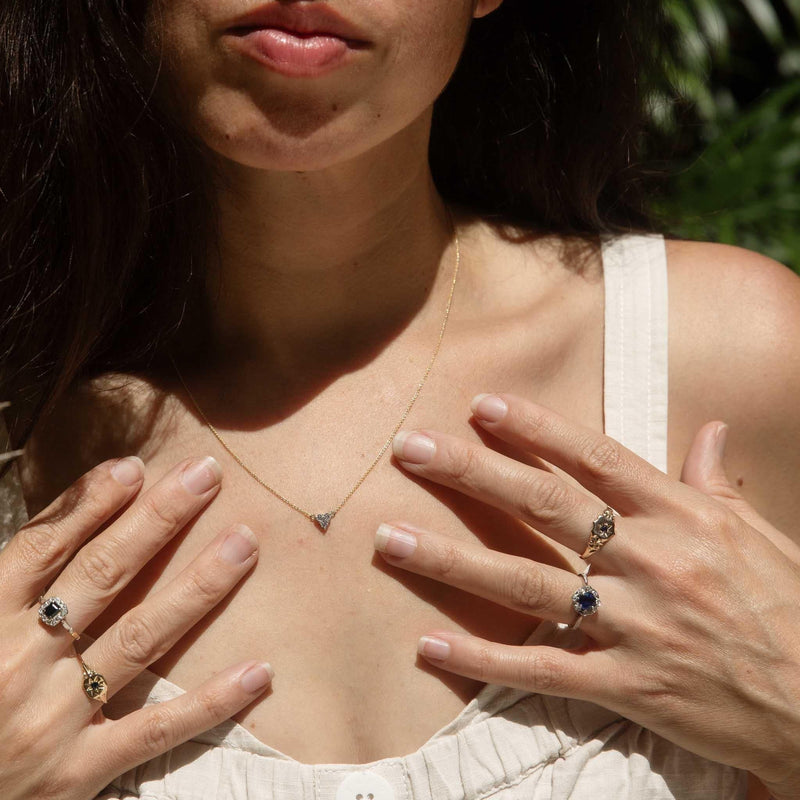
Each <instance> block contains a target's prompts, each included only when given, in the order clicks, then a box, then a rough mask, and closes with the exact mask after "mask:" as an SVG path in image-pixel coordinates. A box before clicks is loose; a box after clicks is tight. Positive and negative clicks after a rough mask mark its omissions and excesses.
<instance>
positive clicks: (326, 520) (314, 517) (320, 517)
mask: <svg viewBox="0 0 800 800" xmlns="http://www.w3.org/2000/svg"><path fill="white" fill-rule="evenodd" d="M448 216H450V212H449V209H448ZM450 224H451V227H452V229H453V236H454V238H455V249H456V266H455V270H454V271H453V280H452V282H451V284H450V294H449V295H448V297H447V305H446V307H445V312H444V319H443V320H442V326H441V328H440V330H439V338H438V340H437V342H436V347H435V348H434V350H433V355H432V356H431V359H430V361H429V362H428V366H427V368H426V370H425V374H424V375H423V376H422V380H420V382H419V383H418V384H417V388H416V390H415V392H414V395H413V397H412V398H411V400H410V401H409V403H408V405H407V406H406V408H405V411H403V415H402V417H400V421H399V422H398V423H397V424H396V425H395V426H394V428H393V430H392V432H391V434H390V435H389V438H388V439H387V440H386V441H385V442H384V444H383V447H381V449H380V450H379V451H378V454H377V455H376V456H375V458H374V459H373V460H372V463H371V464H370V465H369V467H367V469H366V470H365V471H364V473H363V474H362V475H361V477H360V478H359V479H358V481H356V484H355V486H353V488H352V489H350V491H349V492H348V493H347V494H346V495H345V497H344V499H343V500H342V501H341V502H340V503H339V505H337V506H336V507H335V508H334V509H333V510H332V511H328V512H326V513H324V514H313V513H311V512H310V511H306V509H304V508H301V507H300V506H299V505H297V504H296V503H293V502H292V501H291V500H289V498H288V497H285V496H284V495H282V494H281V493H280V492H279V491H277V489H274V488H273V487H272V486H270V485H269V484H268V483H266V482H265V481H264V480H262V479H261V478H260V477H259V476H258V475H256V473H255V472H253V470H252V469H250V467H248V466H247V464H245V463H244V461H242V459H241V458H239V456H238V455H237V454H236V453H235V452H234V451H233V450H232V449H231V447H230V446H229V445H228V443H227V442H226V441H225V440H224V439H223V438H222V436H221V435H220V433H219V431H218V430H217V429H216V428H215V427H214V426H213V425H212V424H211V422H210V421H209V419H208V417H207V416H206V415H205V414H204V413H203V410H202V409H201V408H200V406H199V404H198V402H197V400H195V398H194V395H193V394H192V392H191V391H190V389H189V387H188V386H187V385H186V381H184V379H183V376H182V375H181V373H180V370H179V369H178V365H177V364H176V363H175V359H174V358H173V357H172V355H171V354H170V360H171V361H172V366H173V367H174V368H175V372H176V373H177V375H178V378H179V379H180V382H181V383H182V384H183V388H184V389H185V390H186V394H188V395H189V398H190V399H191V401H192V403H193V404H194V407H195V408H196V409H197V411H198V413H199V414H200V416H201V417H202V418H203V421H204V422H205V423H206V425H207V426H208V427H209V429H210V430H211V433H213V434H214V436H215V437H216V438H217V440H218V441H219V443H220V444H221V445H222V446H223V447H224V448H225V450H227V451H228V453H230V455H231V456H232V457H233V459H234V460H235V461H236V462H237V463H238V464H239V466H241V467H242V469H244V471H245V472H247V473H248V475H250V477H251V478H253V479H254V480H255V481H257V482H258V483H259V484H260V485H261V486H263V487H264V488H265V489H266V490H267V491H268V492H271V493H272V494H273V495H275V497H277V498H278V499H279V500H281V501H283V502H284V503H285V504H286V505H287V506H289V507H290V508H293V509H294V510H295V511H299V512H300V513H301V514H303V516H305V517H308V519H310V520H311V521H312V522H313V523H314V524H315V525H317V526H318V527H319V528H320V530H322V531H323V532H325V531H326V530H327V529H328V526H329V525H330V522H331V520H332V519H333V517H334V516H335V515H336V513H337V512H338V511H339V510H340V509H341V508H342V506H343V505H344V504H345V503H346V502H347V501H348V500H349V499H350V498H351V497H352V496H353V495H354V494H355V493H356V491H357V490H358V488H359V487H360V486H361V484H362V483H363V482H364V481H365V480H366V478H367V476H368V475H369V474H370V472H372V470H373V469H374V468H375V466H376V465H377V463H378V462H379V461H380V459H381V456H382V455H383V454H384V453H385V452H386V450H387V448H388V447H389V445H390V444H391V443H392V440H393V439H394V437H395V435H396V433H397V432H398V431H399V430H400V428H401V427H402V425H403V423H404V422H405V421H406V418H407V417H408V415H409V414H410V413H411V409H412V408H413V406H414V403H415V402H416V401H417V398H418V397H419V395H420V392H421V391H422V387H423V386H424V385H425V381H426V380H427V379H428V375H430V373H431V369H433V363H434V361H436V356H437V355H438V354H439V349H440V347H441V346H442V339H443V338H444V331H445V328H446V327H447V320H448V318H449V316H450V307H451V305H452V302H453V293H454V292H455V288H456V281H457V280H458V268H459V266H460V264H461V247H460V244H459V240H458V230H457V229H456V226H455V223H454V222H453V218H452V216H450Z"/></svg>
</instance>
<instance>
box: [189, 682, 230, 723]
mask: <svg viewBox="0 0 800 800" xmlns="http://www.w3.org/2000/svg"><path fill="white" fill-rule="evenodd" d="M197 700H198V704H199V706H200V708H202V709H203V712H204V713H205V714H206V715H207V717H208V718H209V719H211V720H215V721H216V720H219V721H222V720H226V719H228V717H230V715H231V713H232V711H233V710H234V709H233V708H232V707H231V706H232V703H231V702H230V697H229V695H228V693H227V692H226V691H225V690H224V689H223V688H221V687H214V688H208V689H205V690H204V691H202V692H200V693H199V694H198V696H197Z"/></svg>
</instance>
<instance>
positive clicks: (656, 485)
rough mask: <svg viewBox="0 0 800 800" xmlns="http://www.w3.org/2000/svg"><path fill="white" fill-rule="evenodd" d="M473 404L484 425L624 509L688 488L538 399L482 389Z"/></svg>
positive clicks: (648, 505)
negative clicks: (528, 398)
mask: <svg viewBox="0 0 800 800" xmlns="http://www.w3.org/2000/svg"><path fill="white" fill-rule="evenodd" d="M471 407H472V413H473V415H474V416H475V419H476V421H477V422H479V423H480V425H481V427H482V428H484V429H485V430H487V431H489V432H490V433H492V434H493V435H494V436H497V437H498V438H499V439H502V440H503V441H506V442H509V443H510V444H513V445H514V446H516V447H519V448H520V449H522V450H525V451H527V452H531V453H533V454H535V455H537V456H540V457H542V458H544V459H546V460H547V461H549V462H550V463H551V464H553V465H555V466H556V467H559V468H560V469H562V470H564V471H565V472H567V473H568V474H569V475H571V476H572V477H573V478H575V479H576V480H577V481H578V482H579V483H580V484H581V485H582V486H584V487H585V488H587V489H589V491H591V492H592V494H594V495H596V496H597V497H599V498H601V499H602V500H603V501H605V502H606V503H608V504H609V505H611V506H612V507H613V508H615V509H616V510H617V511H619V512H620V513H622V514H632V513H636V512H643V511H651V512H652V511H653V510H657V509H664V508H667V507H670V506H673V505H674V504H675V503H676V502H679V503H683V502H687V500H688V494H690V493H691V490H690V489H689V487H687V486H684V485H683V484H682V483H680V482H679V481H676V480H673V479H671V478H669V477H668V476H667V475H666V474H665V473H664V472H662V471H661V470H660V469H658V468H657V467H654V466H653V465H652V464H651V463H650V462H649V461H646V460H645V459H643V458H641V457H640V456H638V455H636V453H634V452H633V451H631V450H629V449H628V448H627V447H624V446H623V445H622V444H620V443H619V442H618V441H617V440H616V439H612V438H611V437H610V436H608V435H606V434H604V433H598V432H597V431H594V430H592V429H591V428H587V427H586V426H584V425H581V424H579V423H577V422H574V421H572V420H570V419H567V418H566V417H563V416H561V415H560V414H558V413H556V412H555V411H552V410H550V409H549V408H545V407H544V406H540V405H538V404H537V403H533V402H531V401H529V400H525V399H523V398H521V397H518V396H516V395H513V394H507V393H498V394H480V395H476V396H475V397H474V398H473V400H472V404H471Z"/></svg>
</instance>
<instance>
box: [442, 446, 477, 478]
mask: <svg viewBox="0 0 800 800" xmlns="http://www.w3.org/2000/svg"><path fill="white" fill-rule="evenodd" d="M478 459H479V455H478V449H477V448H475V447H466V448H464V449H463V450H461V451H459V453H458V455H457V456H454V457H451V459H450V464H449V469H448V472H449V474H450V476H451V477H453V478H454V479H455V480H457V481H460V482H467V483H469V481H470V480H471V478H472V476H473V475H474V473H475V471H476V469H477V467H478Z"/></svg>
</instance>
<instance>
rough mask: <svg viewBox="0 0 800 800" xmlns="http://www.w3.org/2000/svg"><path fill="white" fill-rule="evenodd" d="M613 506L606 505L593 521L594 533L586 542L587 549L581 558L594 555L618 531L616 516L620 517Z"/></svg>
mask: <svg viewBox="0 0 800 800" xmlns="http://www.w3.org/2000/svg"><path fill="white" fill-rule="evenodd" d="M618 516H619V514H617V512H616V511H614V509H613V508H611V506H606V509H605V511H603V513H602V514H600V515H599V516H598V517H597V519H595V521H594V522H593V523H592V533H591V535H590V536H589V541H588V543H587V544H586V549H585V550H584V551H583V553H581V558H582V559H584V560H586V559H588V558H589V557H590V556H592V555H594V554H595V553H596V552H597V551H598V550H599V549H600V548H601V547H603V545H605V544H606V542H607V541H608V540H609V539H610V538H611V537H612V536H613V535H614V534H615V533H616V531H615V530H614V517H618Z"/></svg>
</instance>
